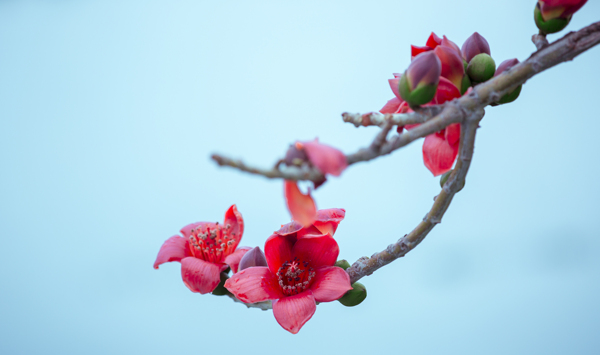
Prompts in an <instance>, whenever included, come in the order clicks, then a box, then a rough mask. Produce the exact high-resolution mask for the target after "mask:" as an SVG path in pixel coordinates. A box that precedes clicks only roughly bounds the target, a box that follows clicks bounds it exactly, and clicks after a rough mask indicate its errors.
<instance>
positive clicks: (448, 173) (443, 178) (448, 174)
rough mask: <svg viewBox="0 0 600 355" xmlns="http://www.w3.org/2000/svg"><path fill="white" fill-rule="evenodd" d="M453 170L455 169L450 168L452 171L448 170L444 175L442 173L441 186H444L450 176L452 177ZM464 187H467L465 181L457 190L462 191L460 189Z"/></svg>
mask: <svg viewBox="0 0 600 355" xmlns="http://www.w3.org/2000/svg"><path fill="white" fill-rule="evenodd" d="M452 171H453V170H450V171H448V172H446V173H444V175H442V177H441V178H440V187H441V188H444V184H445V183H446V181H448V178H449V177H450V174H452ZM464 187H465V184H464V183H463V184H462V186H461V187H460V188H459V189H458V191H456V192H459V191H460V190H462V189H463V188H464Z"/></svg>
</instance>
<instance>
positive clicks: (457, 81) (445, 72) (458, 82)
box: [434, 45, 465, 88]
mask: <svg viewBox="0 0 600 355" xmlns="http://www.w3.org/2000/svg"><path fill="white" fill-rule="evenodd" d="M434 52H435V54H436V55H437V56H438V58H439V59H440V62H441V63H442V73H441V75H442V76H443V77H444V78H446V79H448V80H450V81H451V82H452V84H454V85H455V86H456V87H457V88H461V86H462V80H463V76H464V75H465V67H464V66H463V61H462V58H461V57H460V55H459V53H458V52H456V51H455V50H454V48H452V47H449V46H444V45H441V46H437V47H436V48H435V49H434Z"/></svg>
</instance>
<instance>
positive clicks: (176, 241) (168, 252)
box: [154, 235, 192, 269]
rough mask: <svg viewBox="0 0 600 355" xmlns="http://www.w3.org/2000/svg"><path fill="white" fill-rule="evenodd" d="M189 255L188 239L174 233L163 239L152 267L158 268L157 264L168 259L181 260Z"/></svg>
mask: <svg viewBox="0 0 600 355" xmlns="http://www.w3.org/2000/svg"><path fill="white" fill-rule="evenodd" d="M191 255H192V254H191V253H190V248H189V246H188V240H187V239H186V238H182V237H180V236H178V235H174V236H172V237H171V238H169V239H167V240H165V242H164V243H163V245H162V246H161V247H160V250H159V251H158V255H157V256H156V261H154V268H155V269H158V266H159V265H161V264H164V263H168V262H170V261H181V259H183V258H185V257H188V256H191Z"/></svg>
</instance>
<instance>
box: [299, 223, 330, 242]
mask: <svg viewBox="0 0 600 355" xmlns="http://www.w3.org/2000/svg"><path fill="white" fill-rule="evenodd" d="M315 234H323V233H321V231H320V230H318V229H317V227H315V225H314V224H311V225H310V226H308V227H304V228H302V229H301V230H299V231H298V234H296V237H297V238H298V239H300V238H302V237H304V236H305V235H315Z"/></svg>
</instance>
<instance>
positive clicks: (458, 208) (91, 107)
mask: <svg viewBox="0 0 600 355" xmlns="http://www.w3.org/2000/svg"><path fill="white" fill-rule="evenodd" d="M534 3H535V2H534V1H528V2H526V1H516V0H514V1H505V2H502V5H497V4H496V3H492V2H487V1H478V2H474V1H455V2H453V5H452V7H448V6H449V5H448V2H447V1H433V0H431V1H417V2H407V1H393V2H392V1H374V2H370V3H368V4H367V3H365V2H359V1H345V2H340V1H303V2H283V1H261V2H244V1H227V2H206V1H176V2H162V1H107V0H104V1H95V0H90V1H53V2H42V1H25V0H23V1H15V0H4V1H2V2H0V163H1V165H2V172H3V173H2V174H1V175H0V222H1V223H0V233H1V236H2V245H3V246H2V250H3V251H4V252H3V253H2V254H3V258H2V260H1V261H0V263H1V265H2V267H1V268H0V282H1V283H2V286H1V287H0V301H1V302H0V353H3V354H82V353H85V354H132V353H140V354H164V353H173V354H174V353H201V354H203V353H212V352H217V351H219V352H221V353H234V352H239V351H246V352H250V353H281V352H286V353H304V352H306V351H311V352H312V353H317V354H319V353H331V352H335V353H342V352H343V353H357V352H372V351H375V350H376V351H378V352H393V353H400V352H403V353H407V354H415V353H416V354H439V353H445V354H481V353H485V354H507V353H527V354H532V353H543V354H565V353H570V354H590V353H594V352H595V351H596V350H597V349H598V347H599V346H600V339H599V338H598V336H597V334H598V329H599V326H600V321H599V320H600V306H599V305H598V302H597V300H598V297H599V296H600V284H598V280H599V279H600V278H599V277H600V259H598V258H597V257H596V256H597V255H598V254H599V253H600V241H599V239H598V237H599V232H598V227H597V225H596V223H595V222H596V221H597V218H598V203H597V201H598V199H600V192H599V189H598V184H599V181H598V176H599V175H600V170H599V168H598V158H597V152H598V150H599V149H600V141H599V140H598V139H597V132H598V131H599V130H600V123H599V121H598V119H597V116H598V114H597V112H595V110H594V109H593V105H594V104H595V102H596V101H597V94H596V84H597V81H598V80H599V79H600V71H599V70H598V62H599V60H600V49H599V48H595V49H593V50H590V51H589V52H587V53H584V54H583V55H581V56H580V57H578V58H576V60H575V61H573V62H570V63H565V64H562V65H560V66H558V67H556V68H553V69H551V70H549V71H547V72H545V73H543V74H541V75H539V76H536V77H535V78H533V79H531V80H530V81H529V82H528V83H527V84H526V85H525V86H524V88H523V92H522V94H521V97H520V98H519V100H517V101H516V102H515V103H513V104H511V105H505V106H500V107H496V108H489V109H488V110H487V114H486V117H485V118H484V120H483V121H482V123H481V126H482V127H481V129H480V130H479V132H478V139H477V142H476V150H475V157H474V160H473V164H472V168H471V171H470V174H469V176H468V179H467V185H466V187H465V189H464V190H463V191H461V192H460V193H459V194H458V195H457V197H456V198H455V200H454V202H453V204H452V206H451V208H450V210H449V211H448V213H447V214H446V216H445V217H444V220H443V223H442V224H441V225H439V226H438V227H437V228H436V229H435V230H434V231H433V232H432V233H431V234H430V235H429V236H428V237H427V239H426V240H425V241H424V242H423V243H422V245H420V246H419V247H418V248H417V249H416V250H414V251H412V252H411V253H410V254H408V255H407V257H405V258H403V259H401V260H398V261H396V262H394V263H393V264H391V265H389V266H387V267H385V268H383V269H381V270H379V271H377V272H376V273H374V274H373V275H372V276H370V277H367V278H365V279H363V281H362V282H363V283H364V284H365V285H366V287H367V289H368V294H369V296H368V298H367V300H366V301H365V302H364V303H363V304H361V305H360V306H359V307H355V308H345V307H343V306H342V305H340V304H339V303H337V302H334V303H329V304H321V305H320V306H319V307H318V309H317V312H316V314H315V316H314V317H313V319H312V320H310V321H309V322H308V323H307V324H306V326H305V327H304V328H303V329H302V330H301V332H300V333H299V334H298V335H295V336H293V335H291V334H289V333H287V332H286V331H284V330H283V329H282V328H281V327H279V325H278V324H277V323H276V321H275V320H274V318H273V315H272V313H271V312H270V311H267V312H261V311H259V310H254V309H253V310H247V309H245V307H243V306H241V305H239V304H233V303H232V302H231V301H230V300H229V299H225V298H220V297H214V296H201V295H198V294H193V293H191V292H190V291H189V290H188V289H187V288H186V287H185V286H184V285H183V283H182V281H181V278H180V271H179V264H177V263H172V264H168V265H163V266H162V267H161V269H160V270H158V271H157V270H154V269H152V263H153V262H154V258H155V257H156V253H157V252H158V249H159V247H160V245H161V244H162V242H163V241H164V240H165V239H167V238H168V237H170V236H171V235H173V234H176V233H177V232H178V230H179V229H180V228H181V227H182V226H184V225H186V224H188V223H190V222H194V221H220V220H222V218H223V215H224V213H225V211H226V209H227V208H228V207H229V206H230V205H231V204H234V203H235V204H237V206H238V208H239V210H240V211H241V213H242V214H243V216H244V219H245V224H246V230H245V235H244V239H243V241H242V244H243V245H248V246H256V245H259V246H261V247H262V246H263V244H264V241H265V239H266V238H267V237H268V236H269V235H270V234H271V232H272V231H273V230H276V229H278V228H279V226H280V225H281V224H283V223H286V222H287V221H289V215H288V212H287V211H286V209H285V205H284V201H283V195H282V183H281V181H270V180H266V179H264V178H261V177H253V176H248V175H243V174H241V173H238V172H235V171H233V170H229V169H224V168H218V167H216V166H215V164H213V163H212V162H211V161H210V159H209V156H210V154H211V153H213V152H220V153H223V154H229V155H231V156H234V157H244V158H245V159H246V160H247V161H248V162H251V163H253V164H257V165H261V166H269V165H271V164H273V163H274V162H275V161H276V160H277V159H279V158H280V157H281V156H282V155H283V154H284V152H285V149H286V147H287V146H288V144H290V143H291V142H293V141H295V140H297V139H299V140H308V139H313V138H315V137H319V139H320V140H321V141H322V142H324V143H327V144H330V145H333V146H336V147H338V148H340V149H341V150H343V151H344V152H347V153H348V152H352V151H354V150H356V149H357V148H358V147H360V146H365V145H367V144H368V143H369V142H370V140H371V138H372V137H373V136H374V135H375V134H376V132H377V129H376V128H360V129H357V128H355V127H354V126H352V125H349V124H344V123H343V122H342V120H341V117H340V114H341V113H342V112H345V111H350V112H368V111H374V110H378V109H379V108H381V106H383V104H384V103H385V102H386V101H387V100H388V99H390V98H392V97H393V94H392V92H391V91H390V89H389V87H388V83H387V79H388V78H390V77H391V73H393V72H401V71H403V70H404V69H405V68H406V66H407V65H408V63H409V61H410V44H417V45H422V44H424V42H425V40H426V39H427V37H428V36H429V33H430V32H431V31H435V32H436V33H437V34H438V35H443V34H445V35H447V36H448V37H449V38H450V39H451V40H453V41H455V42H456V43H458V44H459V45H461V44H462V42H463V41H464V40H465V39H466V38H467V37H468V36H469V35H470V34H471V33H473V32H474V31H478V32H479V33H481V34H482V35H483V36H484V37H485V38H486V39H487V40H488V42H489V43H490V46H491V51H492V56H493V57H494V58H495V59H496V61H497V62H498V63H499V62H501V61H503V60H505V59H508V58H514V57H516V58H518V59H520V60H524V59H525V58H527V57H528V55H529V54H530V53H531V52H532V51H533V50H534V46H533V45H532V44H531V42H530V38H531V35H532V34H534V33H535V32H536V28H535V25H534V23H533V19H532V12H533V6H534ZM599 13H600V5H599V4H598V3H597V2H590V3H589V4H586V5H585V7H584V8H583V9H582V10H581V11H580V13H578V14H576V15H575V16H574V18H573V20H572V22H571V24H570V25H569V27H568V30H576V29H579V28H581V27H583V26H585V25H588V24H590V23H592V22H594V21H597V20H598V18H597V15H598V14H599ZM556 38H559V35H553V36H551V37H550V39H551V40H552V39H556ZM438 190H439V184H438V179H437V178H433V177H432V176H431V174H430V173H429V171H427V169H426V168H425V167H424V166H423V163H422V157H421V142H420V141H419V142H415V143H413V144H412V145H410V146H409V147H407V148H405V149H402V150H401V151H398V152H396V153H394V154H393V155H391V156H388V157H384V158H381V159H378V160H376V161H373V162H369V163H361V164H356V165H354V166H352V167H350V168H349V169H348V170H347V171H345V172H344V174H343V176H342V177H341V178H333V179H331V180H330V181H329V182H328V183H327V184H326V185H325V186H324V187H323V188H321V189H319V191H317V192H316V193H315V194H314V197H315V199H316V201H317V204H318V206H319V207H320V208H329V207H341V208H345V209H346V210H347V215H346V220H344V221H343V222H342V224H341V225H340V227H339V229H338V232H337V234H336V239H337V240H338V243H339V245H340V249H341V254H340V257H343V258H346V259H348V260H350V261H354V260H356V259H357V258H359V257H361V256H363V255H367V256H369V255H371V254H372V253H374V252H376V251H379V250H382V249H384V248H385V247H386V246H387V245H388V244H389V243H391V242H394V241H395V240H397V239H398V238H399V237H401V236H402V235H404V234H405V233H407V232H409V231H410V230H411V229H412V228H413V227H414V226H415V225H416V224H417V223H418V222H419V221H420V220H421V218H422V217H423V216H424V215H425V213H426V212H427V210H428V209H429V208H430V206H431V204H432V199H433V196H435V195H436V194H437V192H438Z"/></svg>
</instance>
